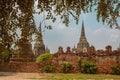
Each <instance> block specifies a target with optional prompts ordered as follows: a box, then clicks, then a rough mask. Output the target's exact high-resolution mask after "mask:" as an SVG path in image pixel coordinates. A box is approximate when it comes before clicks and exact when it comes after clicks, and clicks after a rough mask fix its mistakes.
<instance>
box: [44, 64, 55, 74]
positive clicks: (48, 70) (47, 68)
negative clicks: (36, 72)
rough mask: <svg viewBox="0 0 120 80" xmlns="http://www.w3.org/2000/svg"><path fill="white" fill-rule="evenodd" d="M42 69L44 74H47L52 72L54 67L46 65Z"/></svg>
mask: <svg viewBox="0 0 120 80" xmlns="http://www.w3.org/2000/svg"><path fill="white" fill-rule="evenodd" d="M43 69H44V71H45V72H47V73H49V72H52V71H53V70H54V66H49V65H47V66H45V67H44V68H43Z"/></svg>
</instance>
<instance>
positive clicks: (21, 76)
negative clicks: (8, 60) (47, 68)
mask: <svg viewBox="0 0 120 80" xmlns="http://www.w3.org/2000/svg"><path fill="white" fill-rule="evenodd" d="M47 76H50V74H48V73H47V74H46V73H42V74H41V73H17V72H0V80H47Z"/></svg>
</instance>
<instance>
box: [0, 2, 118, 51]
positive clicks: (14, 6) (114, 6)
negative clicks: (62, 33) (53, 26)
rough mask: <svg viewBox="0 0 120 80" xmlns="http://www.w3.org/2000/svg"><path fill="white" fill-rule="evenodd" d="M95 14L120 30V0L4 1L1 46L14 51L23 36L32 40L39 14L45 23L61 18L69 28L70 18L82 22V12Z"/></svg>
mask: <svg viewBox="0 0 120 80" xmlns="http://www.w3.org/2000/svg"><path fill="white" fill-rule="evenodd" d="M35 1H38V4H35ZM34 4H35V5H37V6H38V10H35V8H34ZM92 11H95V12H96V18H97V20H98V21H99V20H102V22H103V23H104V22H106V23H108V25H109V26H110V27H112V26H116V28H120V26H119V25H118V23H117V19H118V18H119V17H120V1H119V0H0V47H1V46H2V47H3V49H7V50H11V48H12V45H13V44H14V43H15V42H17V39H18V38H19V37H21V36H24V37H26V38H27V39H31V37H32V35H33V34H35V33H36V27H35V23H34V19H33V14H35V13H36V14H43V18H44V21H46V20H52V22H55V21H56V20H57V19H56V16H58V15H59V16H60V17H61V20H62V21H63V23H64V24H65V25H66V26H68V25H69V17H70V16H73V19H74V20H75V21H76V23H78V21H79V16H80V14H81V13H82V12H83V13H89V12H92ZM44 13H47V15H45V14H44ZM45 27H46V26H45ZM49 27H50V26H49ZM49 27H47V28H49ZM18 29H19V30H20V32H21V35H19V33H18V31H17V30H18ZM2 51H4V50H1V52H2ZM1 52H0V53H1Z"/></svg>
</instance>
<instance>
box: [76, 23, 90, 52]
mask: <svg viewBox="0 0 120 80" xmlns="http://www.w3.org/2000/svg"><path fill="white" fill-rule="evenodd" d="M88 49H89V43H88V42H87V39H86V36H85V29H84V23H83V22H82V29H81V36H80V41H79V43H78V44H77V52H78V53H80V52H83V53H86V52H88Z"/></svg>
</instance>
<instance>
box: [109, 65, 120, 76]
mask: <svg viewBox="0 0 120 80" xmlns="http://www.w3.org/2000/svg"><path fill="white" fill-rule="evenodd" d="M111 69H112V73H113V74H117V75H120V66H118V65H117V66H112V67H111Z"/></svg>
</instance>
